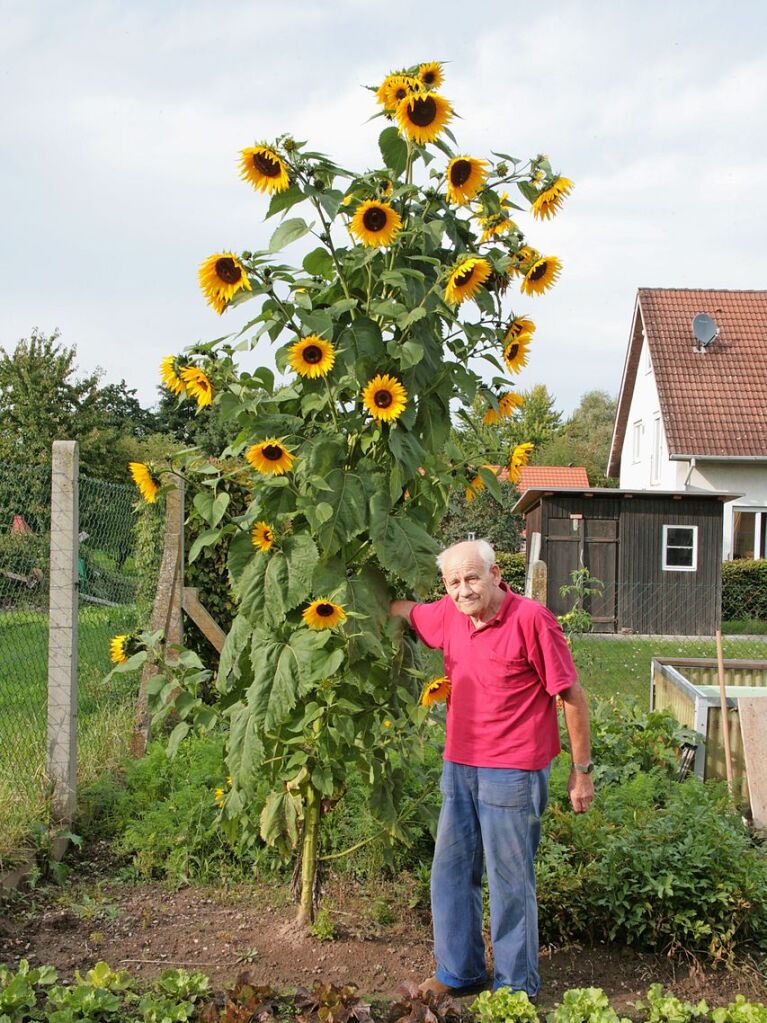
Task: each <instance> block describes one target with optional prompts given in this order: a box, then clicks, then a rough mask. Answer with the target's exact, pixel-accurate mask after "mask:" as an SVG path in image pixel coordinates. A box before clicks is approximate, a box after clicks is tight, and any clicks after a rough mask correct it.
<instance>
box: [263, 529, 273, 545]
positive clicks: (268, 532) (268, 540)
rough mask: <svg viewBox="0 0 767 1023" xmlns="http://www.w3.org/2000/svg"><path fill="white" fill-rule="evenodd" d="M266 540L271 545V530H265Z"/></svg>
mask: <svg viewBox="0 0 767 1023" xmlns="http://www.w3.org/2000/svg"><path fill="white" fill-rule="evenodd" d="M264 540H266V542H267V543H271V542H272V531H271V529H265V530H264Z"/></svg>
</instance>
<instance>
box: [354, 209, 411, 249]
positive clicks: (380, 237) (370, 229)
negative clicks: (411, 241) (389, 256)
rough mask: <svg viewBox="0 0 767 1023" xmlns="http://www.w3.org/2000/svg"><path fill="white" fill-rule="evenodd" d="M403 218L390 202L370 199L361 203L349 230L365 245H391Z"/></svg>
mask: <svg viewBox="0 0 767 1023" xmlns="http://www.w3.org/2000/svg"><path fill="white" fill-rule="evenodd" d="M401 227H402V218H401V217H400V215H399V213H397V211H396V210H395V209H394V207H392V206H390V205H389V203H388V202H378V201H377V200H376V199H368V200H367V201H366V202H362V203H360V204H359V206H358V207H357V209H356V210H355V212H354V216H353V217H352V219H351V223H350V224H349V231H350V233H351V234H352V235H354V237H355V238H357V240H358V241H360V242H362V244H363V245H367V246H369V247H377V246H381V245H391V243H392V242H393V241H394V239H395V238H396V237H397V235H398V234H399V232H400V229H401Z"/></svg>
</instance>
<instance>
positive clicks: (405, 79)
mask: <svg viewBox="0 0 767 1023" xmlns="http://www.w3.org/2000/svg"><path fill="white" fill-rule="evenodd" d="M419 92H421V82H420V81H419V80H418V79H417V78H416V77H415V76H414V75H404V74H401V73H400V74H393V75H387V77H386V78H384V80H383V82H381V84H380V85H379V87H378V91H377V92H376V99H377V100H378V102H379V103H380V104H381V105H382V106H383V108H384V109H385V110H395V109H396V107H397V104H398V103H400V102H401V100H403V99H405V97H406V96H410V95H412V94H413V93H419Z"/></svg>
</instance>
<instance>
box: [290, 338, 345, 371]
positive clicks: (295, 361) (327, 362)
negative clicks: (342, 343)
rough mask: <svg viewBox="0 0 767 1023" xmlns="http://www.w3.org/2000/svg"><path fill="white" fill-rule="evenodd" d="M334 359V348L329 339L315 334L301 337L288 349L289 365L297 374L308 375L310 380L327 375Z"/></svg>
mask: <svg viewBox="0 0 767 1023" xmlns="http://www.w3.org/2000/svg"><path fill="white" fill-rule="evenodd" d="M335 361H336V350H335V348H334V347H333V346H332V345H331V343H330V342H329V341H326V340H325V339H324V338H321V337H318V336H317V335H316V334H308V335H307V336H306V337H302V338H301V340H300V341H296V343H295V344H294V345H291V346H290V348H289V349H288V362H289V363H290V365H291V366H292V367H293V369H294V370H295V371H296V373H298V374H299V376H302V377H309V379H310V380H313V379H315V378H316V377H324V376H327V374H328V373H329V372H330V371H331V369H332V368H333V363H334V362H335Z"/></svg>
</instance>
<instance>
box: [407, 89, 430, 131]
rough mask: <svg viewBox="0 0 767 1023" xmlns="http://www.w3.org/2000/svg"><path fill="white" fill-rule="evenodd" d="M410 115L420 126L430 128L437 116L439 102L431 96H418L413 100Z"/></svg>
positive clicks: (414, 122)
mask: <svg viewBox="0 0 767 1023" xmlns="http://www.w3.org/2000/svg"><path fill="white" fill-rule="evenodd" d="M408 117H409V118H410V120H411V121H412V122H413V124H416V125H418V127H419V128H428V126H429V125H430V124H433V123H434V121H435V120H436V117H437V104H436V103H435V102H434V99H433V98H432V97H431V96H418V97H417V99H416V100H415V101H414V102H413V104H412V106H411V107H410V110H409V111H408Z"/></svg>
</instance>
